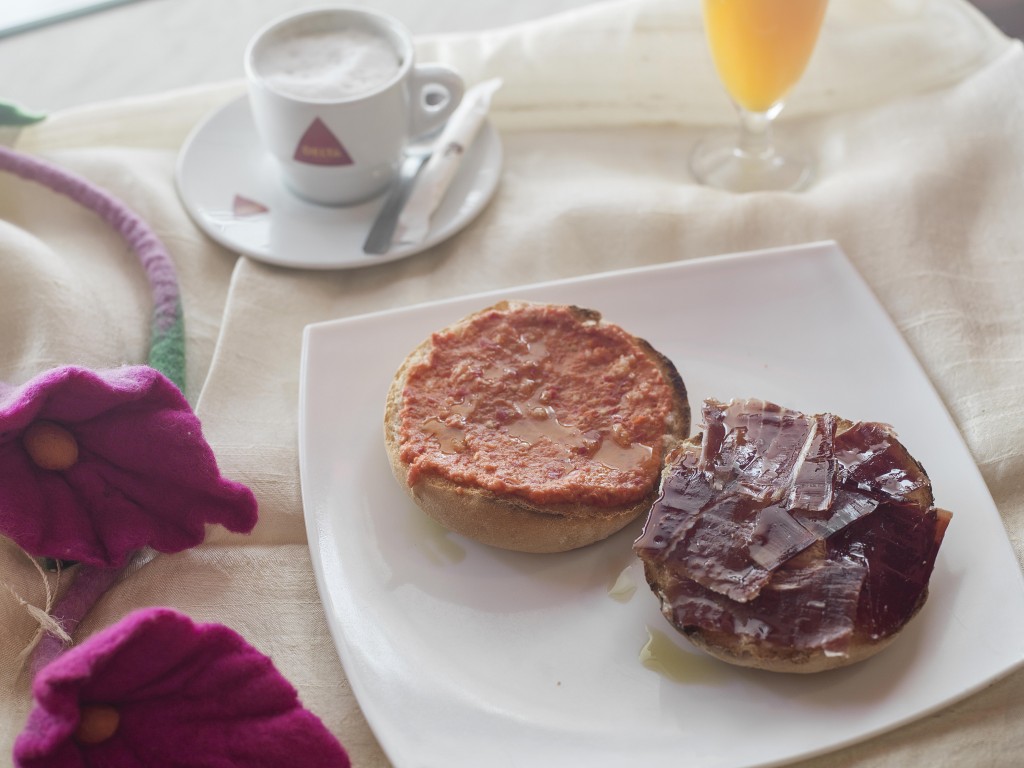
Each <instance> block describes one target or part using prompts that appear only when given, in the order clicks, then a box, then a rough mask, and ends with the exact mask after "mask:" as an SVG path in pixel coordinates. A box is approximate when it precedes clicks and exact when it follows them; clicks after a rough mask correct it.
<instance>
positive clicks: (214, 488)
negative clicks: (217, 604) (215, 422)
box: [0, 366, 256, 567]
mask: <svg viewBox="0 0 1024 768" xmlns="http://www.w3.org/2000/svg"><path fill="white" fill-rule="evenodd" d="M207 523H219V524H220V525H223V526H224V527H225V528H227V529H228V530H231V531H235V532H246V531H249V530H251V529H252V527H253V526H254V525H255V524H256V500H255V498H254V497H253V495H252V493H251V492H250V491H249V489H248V488H246V487H245V486H243V485H240V484H238V483H235V482H232V481H230V480H227V479H225V478H223V477H221V475H220V471H219V470H218V468H217V462H216V459H215V457H214V455H213V451H212V450H211V449H210V446H209V445H208V444H207V443H206V440H205V439H204V438H203V434H202V428H201V425H200V423H199V419H198V418H196V416H195V414H194V413H193V412H192V409H191V408H190V407H189V405H188V403H187V401H186V400H185V398H184V396H183V395H182V394H181V392H180V391H179V390H178V388H177V387H176V386H175V385H174V384H172V383H171V381H170V380H169V379H167V378H166V377H164V376H163V375H162V374H161V373H159V372H158V371H156V370H155V369H153V368H150V367H148V366H126V367H123V368H118V369H114V370H110V371H101V372H97V371H91V370H87V369H84V368H76V367H64V368H57V369H54V370H52V371H49V372H47V373H44V374H42V375H40V376H37V377H36V378H34V379H32V380H31V381H29V382H28V383H26V384H24V385H22V386H19V387H7V386H5V385H0V534H3V535H5V536H8V537H9V538H11V539H13V540H14V541H15V542H16V543H17V544H18V545H19V546H20V547H21V548H22V549H24V550H25V551H26V552H28V553H29V554H31V555H34V556H36V557H52V558H57V559H62V560H78V561H82V562H85V563H88V564H90V565H95V566H103V567H120V566H121V565H123V564H124V563H125V562H126V560H127V558H128V556H129V555H130V554H131V553H132V552H134V551H136V550H139V549H141V548H143V547H146V546H149V547H152V548H154V549H156V550H158V551H161V552H178V551H181V550H183V549H187V548H189V547H193V546H195V545H196V544H198V543H200V542H201V541H202V540H203V538H204V537H205V526H206V524H207Z"/></svg>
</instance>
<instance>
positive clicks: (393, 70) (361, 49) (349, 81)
mask: <svg viewBox="0 0 1024 768" xmlns="http://www.w3.org/2000/svg"><path fill="white" fill-rule="evenodd" d="M401 66H402V64H401V61H400V60H399V57H398V54H397V53H396V52H395V49H394V48H393V47H392V46H391V44H390V43H389V42H388V41H387V40H386V39H384V38H383V37H380V36H378V35H374V34H372V33H370V32H365V31H363V30H360V29H344V30H338V31H335V32H316V33H306V34H293V35H290V36H286V37H282V38H280V39H278V40H276V41H274V43H273V44H270V45H267V46H266V47H265V48H264V50H263V51H262V52H261V54H260V57H259V63H258V65H257V67H258V70H259V72H260V74H261V75H262V76H263V79H264V80H265V81H266V82H267V84H268V85H269V86H270V87H271V88H273V89H274V90H275V91H277V92H278V93H284V94H287V95H290V96H295V97H297V98H302V99H327V100H333V99H347V98H351V97H353V96H358V95H360V94H363V93H368V92H370V91H373V90H375V89H376V88H378V87H380V86H382V85H384V84H385V83H387V82H388V81H389V80H391V78H393V77H394V76H395V75H396V74H397V73H398V71H399V70H400V69H401Z"/></svg>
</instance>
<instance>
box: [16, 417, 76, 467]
mask: <svg viewBox="0 0 1024 768" xmlns="http://www.w3.org/2000/svg"><path fill="white" fill-rule="evenodd" d="M21 439H22V443H23V444H24V446H25V450H26V451H28V455H29V456H30V457H31V459H32V461H34V462H35V463H36V466H39V467H41V468H43V469H52V470H57V471H61V470H65V469H70V468H71V467H73V466H74V465H75V462H77V461H78V441H77V440H76V439H75V436H74V435H73V434H71V432H69V431H68V430H67V429H65V428H64V427H62V426H61V425H60V424H54V423H53V422H52V421H36V422H34V423H32V424H30V425H29V427H28V429H26V430H25V434H24V435H22V438H21Z"/></svg>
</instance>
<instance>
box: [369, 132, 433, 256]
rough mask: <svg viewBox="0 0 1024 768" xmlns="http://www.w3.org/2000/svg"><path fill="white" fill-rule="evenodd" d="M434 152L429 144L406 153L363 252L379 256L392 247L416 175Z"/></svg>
mask: <svg viewBox="0 0 1024 768" xmlns="http://www.w3.org/2000/svg"><path fill="white" fill-rule="evenodd" d="M432 152H433V147H432V146H427V147H423V148H420V149H419V150H418V151H415V152H411V153H410V154H408V155H406V158H405V160H403V161H402V167H401V168H400V169H399V171H398V178H397V179H396V180H395V182H394V184H393V185H392V187H391V191H390V192H389V193H388V198H387V200H385V201H384V207H383V208H381V209H380V213H378V214H377V218H376V219H375V220H374V222H373V226H372V227H370V234H368V235H367V236H366V242H365V243H363V253H369V254H373V255H377V256H379V255H380V254H383V253H387V252H388V251H389V250H390V249H391V240H392V238H393V237H394V236H395V227H396V226H397V225H398V217H399V216H400V215H401V214H402V209H403V208H404V207H405V203H406V201H407V200H408V199H409V193H410V192H411V191H412V187H413V184H415V182H416V177H417V176H419V173H420V171H422V170H423V166H424V165H426V162H427V160H428V159H429V158H430V155H431V154H432Z"/></svg>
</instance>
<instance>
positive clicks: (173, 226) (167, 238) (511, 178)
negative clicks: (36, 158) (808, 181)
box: [0, 0, 1024, 768]
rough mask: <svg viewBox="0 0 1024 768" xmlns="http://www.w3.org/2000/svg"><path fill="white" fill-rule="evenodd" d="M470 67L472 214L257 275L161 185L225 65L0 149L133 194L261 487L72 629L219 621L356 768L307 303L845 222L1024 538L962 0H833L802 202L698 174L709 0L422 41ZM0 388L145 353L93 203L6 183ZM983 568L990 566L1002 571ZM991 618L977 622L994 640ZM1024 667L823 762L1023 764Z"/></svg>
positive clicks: (1018, 268)
mask: <svg viewBox="0 0 1024 768" xmlns="http://www.w3.org/2000/svg"><path fill="white" fill-rule="evenodd" d="M419 45H420V54H421V58H422V59H424V60H430V59H438V60H444V61H447V62H449V63H452V64H454V65H456V66H458V67H459V68H460V69H461V70H462V71H463V72H464V73H465V75H466V77H467V79H468V80H469V81H471V82H473V81H477V80H480V79H483V78H485V77H491V76H501V77H502V78H504V80H505V87H504V88H503V89H502V91H501V92H500V93H499V95H498V97H497V98H496V101H495V105H494V111H493V120H494V123H495V125H496V126H497V127H498V128H499V129H500V131H501V132H502V138H503V141H504V147H505V163H506V164H505V169H504V175H503V179H502V182H501V185H500V187H499V189H498V192H497V195H496V197H495V198H494V200H493V201H492V203H491V204H490V205H489V206H488V208H487V209H486V210H485V211H484V212H483V214H482V215H481V216H480V217H479V219H477V220H476V221H475V222H473V223H472V224H471V225H470V226H469V227H468V228H467V229H466V230H465V231H463V232H462V233H460V234H459V235H458V236H456V237H454V238H452V239H451V240H449V241H447V242H445V243H443V244H441V245H439V246H437V247H435V248H433V249H431V250H430V251H428V252H426V253H424V254H422V255H420V256H417V257H415V258H411V259H408V260H405V261H401V262H395V263H391V264H386V265H382V266H378V267H371V268H367V269H363V270H358V271H345V272H337V273H331V272H327V273H321V272H316V273H313V272H302V271H289V270H286V269H281V268H277V267H271V266H267V265H265V264H262V263H260V262H258V261H254V260H251V259H249V258H246V257H239V256H238V255H236V254H234V253H231V252H229V251H228V250H225V249H224V248H221V247H219V246H217V245H215V244H214V243H213V242H212V241H211V240H210V239H208V238H207V237H206V236H205V235H204V234H202V232H201V231H200V230H199V229H198V228H197V227H196V226H195V225H194V224H193V222H192V221H191V220H190V219H189V218H188V216H187V215H186V213H185V211H184V209H183V207H182V205H181V203H180V201H179V200H178V198H177V195H176V192H175V187H174V164H175V158H176V153H177V150H178V149H179V147H180V146H181V143H182V141H183V140H184V138H185V136H186V135H187V133H188V131H189V130H190V129H191V128H192V126H194V125H195V124H196V123H197V122H198V121H199V120H201V119H202V118H203V117H204V116H205V115H206V114H207V113H208V112H209V110H211V109H212V108H214V107H216V106H218V105H220V104H223V103H224V102H225V101H227V100H228V99H230V98H234V97H235V96H237V95H239V94H241V93H242V92H243V85H242V84H241V83H238V82H229V83H224V84H223V85H219V86H214V87H204V88H202V89H199V90H190V91H186V92H175V93H168V94H164V95H160V96H157V97H152V98H145V99H137V100H132V101H126V102H125V101H122V102H118V103H111V104H101V105H97V106H94V107H87V108H80V109H75V110H70V111H67V112H63V113H58V114H55V115H52V116H51V117H50V118H49V119H47V120H46V121H45V122H43V123H40V124H38V125H36V126H34V127H31V128H26V129H23V130H21V131H14V130H6V132H4V133H0V139H2V140H5V141H6V142H7V143H9V144H12V145H13V146H15V147H16V148H18V149H20V150H22V151H25V152H31V153H38V154H39V155H41V156H43V157H45V158H47V159H49V160H51V161H53V162H55V163H57V164H59V165H62V166H64V167H66V168H69V169H71V170H74V171H76V172H77V173H80V174H82V175H84V176H86V177H87V178H89V179H91V180H92V181H94V182H95V183H97V184H99V185H101V186H103V187H104V188H106V189H108V190H110V191H111V192H112V193H114V194H115V195H117V196H119V197H120V198H121V199H123V200H124V201H126V202H127V203H129V204H130V205H131V206H132V207H133V208H134V209H135V211H136V212H137V213H139V214H140V215H141V216H142V217H144V218H145V219H146V220H147V221H148V222H149V223H150V224H151V225H152V226H153V227H154V228H155V230H156V232H157V234H158V235H159V236H160V237H161V238H162V239H163V240H164V242H165V244H166V245H167V247H168V249H169V250H170V252H171V254H172V255H173V257H174V259H175V261H176V263H177V266H178V269H179V272H180V280H181V285H182V289H183V293H184V302H185V318H186V324H187V333H188V375H187V387H186V394H187V396H188V397H189V399H190V401H191V402H192V403H193V404H194V405H195V407H196V409H197V412H198V414H199V416H200V418H201V419H202V421H203V425H204V430H205V433H206V435H207V438H208V439H209V441H210V442H211V444H212V445H213V447H214V449H215V451H216V453H217V456H218V459H219V462H220V464H221V468H222V470H223V471H224V472H225V474H227V475H228V476H229V477H232V478H233V479H236V480H239V481H242V482H245V483H247V484H248V485H249V486H250V487H251V488H252V489H253V490H254V492H255V493H256V495H257V497H258V500H259V503H260V523H259V525H258V526H257V528H256V530H255V531H254V532H253V533H252V534H251V535H249V536H245V537H241V536H233V535H230V534H227V533H226V532H224V531H222V530H213V531H211V535H210V537H209V538H208V540H207V542H206V543H205V544H204V545H202V546H200V547H198V548H196V549H193V550H190V551H187V552H184V553H181V554H178V555H173V556H159V557H157V558H155V559H154V560H153V561H152V562H151V563H149V564H148V565H146V566H145V567H144V568H142V569H141V570H139V571H137V572H135V573H133V574H131V575H130V577H128V578H126V579H124V580H123V581H122V582H120V583H119V584H118V585H117V586H116V587H115V588H114V589H113V590H112V591H111V592H109V593H108V594H107V595H106V597H105V598H104V599H103V600H102V602H101V603H100V604H99V605H98V606H97V608H96V609H95V610H94V611H93V612H92V613H91V614H90V616H89V617H88V619H87V620H86V622H84V623H83V625H82V627H81V628H80V630H79V637H80V638H81V637H85V636H86V635H88V634H89V633H91V632H93V631H95V630H97V629H98V628H100V627H103V626H107V625H109V624H111V623H113V622H115V621H116V620H117V619H119V618H120V617H121V616H123V615H125V614H126V613H128V612H130V611H132V610H134V609H136V608H139V607H142V606H146V605H157V604H160V605H170V606H174V607H176V608H178V609H180V610H182V611H184V612H186V613H187V614H189V615H190V616H192V617H193V618H194V619H196V620H199V621H217V622H222V623H225V624H227V625H229V626H231V627H233V628H234V629H236V630H237V631H239V632H241V633H242V634H243V635H244V636H245V637H246V638H247V639H248V640H249V641H250V642H251V643H253V644H254V645H255V646H257V647H258V648H259V649H260V650H262V651H263V652H265V653H267V654H269V655H270V656H271V657H272V658H273V660H274V662H275V663H276V664H277V666H278V668H279V669H280V670H281V671H282V672H283V673H284V674H285V675H286V676H287V677H288V678H289V679H290V680H291V681H292V682H293V683H294V684H295V686H296V687H297V688H298V690H299V694H300V696H301V698H302V700H303V702H304V703H305V704H306V706H307V707H309V708H310V709H311V710H312V711H314V712H315V713H316V714H317V715H319V716H320V717H321V718H322V719H323V721H324V722H325V723H326V724H327V726H328V727H329V728H330V729H331V730H332V731H333V732H334V733H336V734H337V735H338V737H339V738H340V739H341V740H342V742H343V743H344V744H345V746H346V747H347V748H348V750H349V751H350V753H351V755H352V757H353V759H354V761H355V764H356V765H358V766H381V765H386V764H387V760H386V758H385V756H384V755H383V753H382V751H381V750H380V747H379V746H378V744H377V742H376V740H375V739H374V736H373V735H372V733H371V732H370V730H369V728H368V727H367V725H366V722H365V720H364V719H363V717H362V715H361V713H360V710H359V707H358V705H357V703H356V702H355V700H354V698H353V697H352V695H351V692H350V690H349V688H348V685H347V682H346V678H345V674H344V672H343V670H342V668H341V665H340V663H339V662H338V660H337V656H336V654H335V650H334V646H333V644H332V641H331V639H330V637H329V635H328V632H327V628H326V624H325V619H324V614H323V610H322V608H321V604H320V601H319V598H318V595H317V592H316V587H315V584H314V579H313V573H312V571H311V567H310V560H309V554H308V550H307V545H306V537H305V529H304V525H303V516H302V515H303V511H302V501H301V496H300V490H299V476H298V458H297V440H296V420H297V398H298V374H299V354H300V347H301V332H302V329H303V327H304V326H305V325H306V324H308V323H311V322H316V321H322V320H327V319H332V318H337V317H345V316H351V315H356V314H361V313H364V312H369V311H374V310H381V309H387V308H392V307H401V306H407V305H410V304H413V303H416V302H421V301H428V300H432V299H439V298H444V297H449V296H456V295H460V294H466V293H470V292H476V291H480V290H487V289H495V288H502V287H511V286H516V285H520V284H523V283H530V282H535V281H541V280H548V279H555V278H564V277H572V276H577V275H583V274H588V273H593V272H598V271H604V270H608V269H617V268H624V267H631V266H639V265H646V264H656V263H662V262H670V261H676V260H680V259H692V258H698V257H701V256H707V255H711V254H718V253H725V252H731V251H740V250H749V249H755V248H762V247H768V246H775V245H785V244H795V243H801V242H806V241H814V240H821V239H835V240H837V241H838V242H839V243H840V245H841V246H842V248H843V249H844V250H845V252H846V253H847V254H848V256H849V257H850V259H851V260H852V261H853V263H854V264H855V265H856V268H857V269H858V270H859V271H860V272H861V274H862V275H863V276H864V277H865V278H866V280H867V281H868V283H869V284H870V286H871V288H872V289H873V290H874V291H875V293H876V294H877V295H878V297H879V298H880V300H881V301H882V303H883V305H884V306H885V308H886V309H887V311H888V312H889V313H890V314H891V316H892V317H893V318H894V320H895V322H896V323H897V325H898V327H899V328H900V330H901V331H902V333H903V334H904V335H905V337H906V338H907V340H908V341H909V343H910V345H911V347H912V348H913V351H914V353H915V354H916V355H917V356H918V358H919V359H920V361H921V363H922V364H923V366H924V368H925V370H926V371H927V373H928V375H929V376H930V377H931V379H932V381H933V382H934V384H935V386H936V388H937V389H938V391H939V393H940V395H941V397H942V398H943V400H944V401H945V403H946V405H947V407H948V408H949V410H950V412H951V413H952V415H953V418H954V420H955V422H956V424H957V426H958V427H959V429H960V430H961V431H962V433H963V435H964V437H965V439H966V441H967V443H968V445H969V447H970V449H971V451H972V453H973V455H974V458H975V460H976V461H977V463H978V465H979V467H980V468H981V471H982V473H983V475H984V478H985V480H986V482H987V483H988V486H989V488H990V490H991V492H992V495H993V497H994V499H995V501H996V504H997V505H998V508H999V510H1000V513H1001V514H1002V516H1003V519H1004V521H1005V524H1006V527H1007V529H1008V531H1009V535H1010V538H1011V540H1012V543H1013V546H1014V549H1015V551H1016V553H1017V556H1018V559H1019V560H1020V559H1022V557H1024V542H1022V535H1024V480H1022V478H1024V448H1022V447H1021V441H1020V439H1019V435H1020V433H1021V431H1022V428H1024V409H1022V407H1021V403H1022V402H1024V386H1022V384H1021V382H1022V381H1024V313H1022V312H1021V310H1020V305H1019V298H1020V296H1021V295H1024V226H1022V223H1021V216H1020V210H1021V207H1022V205H1024V186H1022V182H1021V172H1020V169H1021V168H1022V167H1024V99H1021V97H1020V94H1021V92H1022V91H1021V89H1022V86H1024V53H1022V49H1021V45H1020V44H1019V43H1016V42H1010V41H1009V40H1007V39H1005V38H1004V37H1002V36H1001V35H1000V34H999V33H997V32H996V31H995V30H994V29H993V28H992V27H991V26H990V25H988V23H987V22H985V21H984V20H983V19H982V18H981V17H980V16H979V15H978V14H977V13H976V12H974V11H973V10H972V9H971V8H970V7H968V6H967V5H966V4H965V3H963V2H960V0H933V1H932V2H928V1H927V0H833V3H832V5H831V8H830V15H829V18H828V20H827V24H826V29H825V31H824V33H823V36H822V39H821V43H820V46H819V49H818V52H817V53H816V55H815V59H814V60H813V62H812V65H811V68H810V70H809V72H808V74H807V76H806V78H805V79H804V81H803V82H802V83H801V84H800V85H799V86H798V87H797V89H796V90H795V92H794V93H793V95H792V98H791V103H790V105H789V107H788V109H787V111H786V112H785V113H784V119H783V121H782V124H781V126H780V130H782V131H785V132H787V133H789V134H791V135H792V136H794V137H796V138H798V139H799V140H800V141H802V142H804V143H805V144H806V145H807V146H809V147H811V148H812V149H813V150H814V151H815V152H816V153H817V155H818V156H819V158H820V161H821V168H820V175H819V179H818V181H817V182H816V183H815V185H814V186H813V187H812V188H811V189H810V190H808V191H806V192H804V193H801V194H781V193H778V194H777V193H771V194H756V195H747V196H735V195H730V194H726V193H722V192H718V191H714V190H710V189H706V188H702V187H699V186H697V185H695V184H694V183H693V181H692V179H691V178H690V176H689V173H688V171H687V157H688V154H689V152H690V150H691V149H692V147H693V145H694V143H695V142H696V141H697V140H698V139H699V138H700V137H701V136H702V135H704V134H705V133H706V132H707V131H708V130H709V129H714V127H715V125H716V124H723V123H727V122H730V121H731V119H732V114H731V110H730V107H729V105H728V102H727V101H726V99H725V96H724V95H723V93H722V91H721V89H720V87H719V86H718V83H717V81H716V80H715V77H714V73H713V69H712V67H711V64H710V61H709V59H708V56H707V53H706V50H705V47H704V43H703V39H702V32H701V25H700V17H699V8H698V4H697V3H684V2H669V0H622V1H620V2H610V3H607V4H602V5H599V6H596V7H594V8H590V9H585V10H581V11H576V12H570V13H568V14H566V15H563V16H558V17H552V18H550V19H545V20H542V21H540V22H537V23H530V24H527V25H523V26H517V27H513V28H507V29H500V30H494V31H492V32H488V33H476V34H470V35H460V36H451V37H445V38H432V39H424V40H421V41H420V43H419ZM0 219H2V221H0V329H2V331H3V334H2V335H3V343H2V344H0V380H4V381H8V382H11V383H18V382H21V381H24V380H26V379H28V378H29V377H31V376H32V375H34V374H37V373H39V372H42V371H44V370H46V369H48V368H50V367H53V366H56V365H61V364H67V363H79V364H84V365H90V366H93V367H97V368H103V367H111V366H116V365H119V364H121V363H129V362H140V361H143V360H144V359H145V356H146V351H147V348H148V319H149V302H150V299H149V293H148V286H147V284H146V282H145V278H144V276H143V275H142V273H141V270H139V269H138V267H137V264H136V263H135V262H134V261H133V257H132V256H131V254H130V253H128V252H127V251H126V249H125V247H124V245H123V244H122V243H121V242H120V241H119V240H118V238H117V236H116V235H114V234H112V233H111V232H109V231H107V230H105V229H104V227H103V226H102V225H101V224H100V223H99V222H98V220H96V219H95V218H94V217H93V216H92V215H91V214H90V213H88V212H86V211H84V210H81V209H79V208H77V207H76V206H74V205H73V204H71V203H69V202H67V201H65V200H63V199H60V198H58V197H56V196H55V195H53V194H52V193H50V192H48V191H46V190H44V189H41V188H37V187H35V186H34V185H32V184H29V183H27V182H23V181H20V180H18V179H15V178H13V177H3V178H0ZM0 579H2V581H3V583H4V584H5V585H6V586H7V587H8V588H9V591H4V592H0V690H2V693H0V701H2V702H3V707H2V708H0V754H9V750H10V745H11V743H12V742H13V740H14V738H15V736H16V734H17V733H18V731H20V729H21V727H22V725H23V723H24V718H25V716H26V713H27V711H28V708H29V706H30V695H29V688H28V680H27V679H26V676H25V675H24V674H23V673H19V672H18V667H17V664H16V657H17V655H18V654H19V653H20V652H21V650H22V649H23V648H24V647H25V646H26V644H28V642H29V641H30V639H31V637H32V636H33V633H34V631H35V627H36V625H35V622H34V620H33V619H32V617H31V616H30V615H29V613H28V612H27V611H26V610H25V609H24V607H23V606H22V604H21V602H20V601H19V600H18V599H16V598H15V594H16V595H17V596H18V597H20V598H21V599H23V600H24V601H26V602H28V603H31V604H34V605H42V604H43V603H44V602H45V596H44V595H45V591H44V587H43V584H42V582H41V580H40V577H39V575H38V573H37V572H36V570H35V568H34V567H33V566H32V564H31V563H30V562H29V561H28V560H27V558H26V557H25V556H24V555H23V554H22V553H20V551H18V550H17V549H16V548H15V547H14V545H13V544H11V543H9V542H7V541H0ZM997 589H998V585H993V590H997ZM983 630H984V628H979V631H983ZM1022 683H1024V677H1022V673H1017V674H1015V675H1012V676H1010V677H1008V678H1006V679H1004V680H1003V681H1001V682H999V683H997V684H995V685H994V686H992V687H990V688H988V689H986V690H985V691H983V692H981V693H978V694H976V695H974V696H972V697H971V698H969V699H967V700H965V701H963V702H961V703H958V704H956V705H954V706H951V707H949V708H947V709H945V710H943V711H941V712H938V713H937V714H934V715H932V716H930V717H928V718H926V719H923V720H920V721H918V722H915V723H912V724H910V725H907V726H905V727H903V728H900V729H898V730H895V731H893V732H891V733H889V734H886V735H883V736H881V737H878V738H876V739H873V740H871V741H869V742H866V743H863V744H860V745H856V746H853V747H849V748H846V749H844V750H842V751H839V752H836V753H833V754H831V755H827V756H823V757H819V758H816V759H814V760H811V761H809V762H808V763H807V764H808V765H813V766H897V765H900V766H902V765H932V766H949V767H953V766H957V767H959V766H965V765H979V766H981V765H984V766H1006V767H1007V768H1009V766H1016V765H1019V764H1020V755H1021V754H1024V685H1022Z"/></svg>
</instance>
